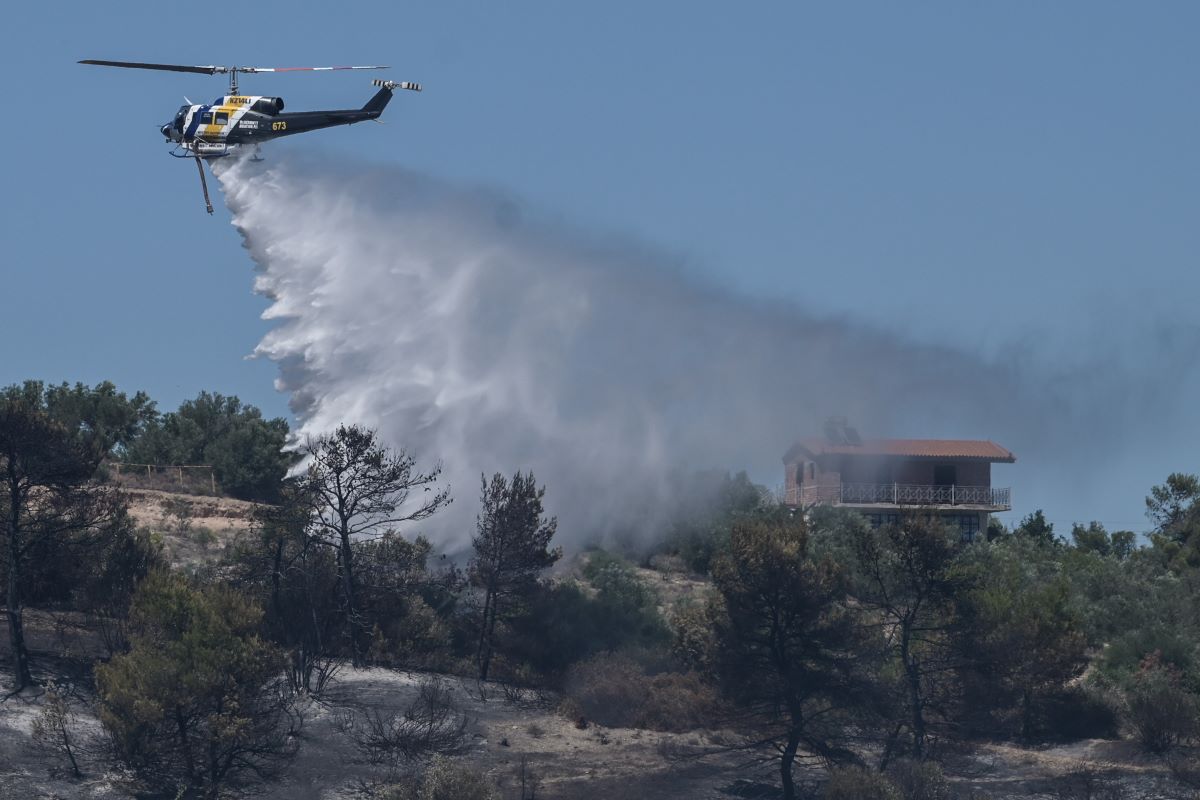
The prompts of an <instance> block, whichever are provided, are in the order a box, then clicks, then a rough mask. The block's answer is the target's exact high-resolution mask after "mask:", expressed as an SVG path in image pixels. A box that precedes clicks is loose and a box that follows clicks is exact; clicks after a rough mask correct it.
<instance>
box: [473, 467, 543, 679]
mask: <svg viewBox="0 0 1200 800" xmlns="http://www.w3.org/2000/svg"><path fill="white" fill-rule="evenodd" d="M480 477H481V482H482V484H483V491H482V498H481V503H482V510H481V511H480V513H479V517H478V518H477V521H476V534H475V537H474V538H473V539H472V540H471V544H472V546H473V547H474V549H475V557H474V558H473V559H472V560H471V563H470V566H469V573H468V574H469V578H470V581H471V583H472V585H474V586H475V587H477V588H478V589H480V590H481V591H482V592H483V608H482V610H481V613H480V618H479V645H478V648H477V649H476V659H477V662H478V664H479V678H480V680H487V678H488V673H489V670H490V669H491V664H492V655H493V652H494V649H495V637H496V625H497V623H498V622H500V621H502V620H504V619H505V618H506V617H507V616H508V615H509V614H511V613H513V612H514V611H515V610H516V609H518V608H520V607H521V605H522V604H523V602H524V600H526V599H527V598H528V596H529V595H530V594H531V593H532V591H533V590H534V589H536V587H537V579H538V576H539V575H540V574H541V572H542V571H543V570H545V569H546V568H548V567H550V566H551V565H553V564H554V562H556V561H558V559H559V558H561V557H562V548H554V549H553V550H550V549H548V547H549V544H550V540H551V539H552V538H554V532H555V530H557V528H558V520H557V519H556V518H553V517H552V518H550V519H546V518H545V517H543V516H542V511H543V509H542V498H543V497H544V496H545V494H546V489H545V487H542V488H540V489H539V488H538V486H537V481H536V480H535V479H534V477H533V473H532V472H529V473H527V474H524V475H523V474H521V472H519V471H518V472H517V473H516V474H515V475H513V477H512V481H511V482H509V481H508V480H507V479H506V478H505V477H504V476H503V475H501V474H500V473H499V472H497V473H496V474H495V475H493V476H492V480H491V482H488V480H487V478H486V477H483V476H480Z"/></svg>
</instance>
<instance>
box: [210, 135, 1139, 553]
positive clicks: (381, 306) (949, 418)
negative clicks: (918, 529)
mask: <svg viewBox="0 0 1200 800" xmlns="http://www.w3.org/2000/svg"><path fill="white" fill-rule="evenodd" d="M218 171H219V173H220V174H219V177H220V180H221V184H222V186H223V189H224V192H225V197H226V202H227V203H228V205H229V207H230V209H231V211H232V213H233V223H234V225H235V226H236V227H237V228H238V230H239V231H240V232H241V233H242V235H243V236H244V240H245V246H246V248H247V249H248V251H249V253H250V255H251V256H252V258H253V259H254V261H255V262H256V264H257V267H258V275H257V280H256V290H257V291H258V292H260V293H262V294H263V295H265V296H266V297H268V298H270V300H271V305H270V307H269V309H268V310H267V311H266V312H265V316H266V317H267V318H268V319H270V320H273V321H274V322H275V327H274V328H273V329H272V330H271V332H270V333H269V334H268V335H267V336H266V337H265V338H264V339H263V341H262V342H261V344H260V345H259V347H258V349H257V352H258V354H260V355H262V356H265V357H267V358H270V359H272V360H273V361H275V362H277V363H278V365H279V370H280V372H279V379H278V385H279V388H280V389H281V390H283V391H285V392H288V393H290V397H291V407H292V409H293V412H294V413H295V416H296V418H297V420H298V423H299V432H300V434H301V435H314V434H319V433H322V432H325V431H328V430H330V429H332V428H333V427H335V426H336V425H338V424H340V423H359V424H363V425H367V426H370V427H373V428H376V429H377V430H378V431H379V432H380V434H381V435H382V437H383V439H384V441H385V442H386V443H387V444H389V445H391V446H395V447H403V448H405V449H406V450H407V451H408V452H410V453H412V454H413V455H415V456H416V457H417V458H418V459H419V462H420V463H421V464H423V465H426V466H428V465H431V464H433V463H434V462H436V461H441V462H442V463H443V465H444V467H445V475H446V477H447V479H448V480H449V482H450V483H451V486H452V490H453V493H454V495H455V498H456V502H455V504H454V506H452V507H451V508H450V509H449V510H447V511H446V512H444V513H442V514H439V515H438V516H437V517H435V518H434V519H432V520H430V521H429V522H428V523H427V525H428V527H427V528H426V529H425V531H426V532H427V533H429V534H431V535H433V536H434V537H435V538H437V539H438V541H439V543H440V544H441V545H442V546H443V547H446V548H447V549H450V550H453V549H454V548H460V547H462V546H463V545H464V544H465V543H466V542H467V541H468V539H469V536H470V535H471V533H472V531H473V527H474V515H475V513H476V507H477V496H478V490H479V476H480V474H481V473H487V474H489V475H490V474H491V473H492V472H494V471H502V472H506V473H511V472H512V471H514V470H516V469H522V470H525V469H532V470H533V471H534V473H535V474H536V475H537V478H538V479H539V481H541V482H544V483H545V484H546V485H547V489H548V491H547V501H548V508H549V510H550V511H551V512H553V513H555V514H557V515H558V516H559V518H560V527H559V530H560V532H561V534H560V535H561V537H562V538H563V540H564V541H565V542H566V543H567V544H568V545H578V544H580V543H581V542H583V541H585V540H588V539H592V538H597V537H603V536H605V535H612V534H614V533H617V532H624V533H630V532H632V533H633V534H634V535H647V536H649V535H653V533H654V528H655V527H656V525H657V523H658V521H659V520H658V512H661V511H662V510H663V509H666V508H669V507H670V505H671V500H672V497H673V496H674V495H675V492H676V487H677V483H676V481H675V479H674V478H673V477H672V476H678V475H686V474H688V473H689V472H690V471H692V470H699V469H709V468H718V469H740V468H746V469H749V470H751V474H752V477H755V478H758V479H760V480H762V481H764V482H768V483H771V484H778V483H779V482H781V481H782V465H781V462H780V458H781V456H782V454H783V453H784V451H785V450H786V449H787V448H788V446H789V445H790V444H791V443H792V441H793V440H794V438H795V437H796V436H797V435H800V434H808V433H814V432H819V431H820V430H821V425H822V422H823V420H824V419H825V418H826V417H827V416H830V415H841V416H846V417H848V418H850V419H851V420H852V421H853V422H854V423H855V424H856V425H857V426H858V427H859V428H860V429H861V430H863V431H864V432H865V433H867V434H874V435H909V436H963V437H972V438H975V437H978V438H993V439H996V440H998V441H1001V442H1002V443H1004V444H1006V445H1007V446H1009V447H1011V448H1013V449H1014V450H1017V451H1018V453H1019V455H1022V456H1024V455H1025V454H1024V453H1021V451H1020V448H1022V447H1029V448H1034V447H1036V448H1038V449H1041V450H1042V451H1043V452H1044V451H1045V450H1046V443H1047V442H1054V441H1058V442H1062V441H1063V440H1064V439H1070V437H1071V436H1078V434H1079V432H1080V431H1081V430H1085V429H1086V426H1087V425H1089V424H1100V422H1101V421H1107V418H1108V417H1110V416H1112V415H1114V414H1117V415H1118V416H1120V415H1123V412H1113V411H1112V410H1111V409H1109V408H1107V407H1106V408H1104V409H1098V408H1095V407H1090V406H1087V405H1086V404H1084V405H1083V406H1082V407H1080V405H1079V404H1078V403H1075V401H1074V400H1072V399H1071V398H1072V396H1073V390H1074V389H1075V388H1078V386H1079V383H1078V381H1080V380H1082V381H1084V382H1085V383H1086V382H1089V381H1092V380H1093V378H1092V377H1090V376H1091V372H1090V371H1089V370H1087V369H1084V368H1082V367H1081V368H1080V370H1079V371H1078V372H1077V373H1073V374H1072V375H1070V376H1068V375H1060V378H1059V379H1056V380H1058V381H1059V382H1058V383H1056V382H1055V380H1042V379H1039V380H1031V379H1030V378H1029V376H1028V375H1026V374H1025V370H1026V365H1025V362H1024V361H1023V360H1022V359H1020V358H1012V357H1005V358H993V359H990V360H985V359H982V358H980V357H977V356H974V355H972V354H970V353H967V352H963V351H961V350H958V349H955V348H953V347H938V346H931V345H925V344H916V343H914V342H912V341H908V340H906V339H905V338H904V337H901V336H897V335H896V334H894V333H889V332H886V331H882V330H878V329H875V328H872V327H869V326H865V325H862V324H858V323H855V322H852V321H849V320H846V319H840V318H835V317H830V316H823V315H820V314H818V313H813V312H812V311H809V310H805V309H802V308H799V307H796V306H795V305H790V304H785V303H771V302H763V301H757V300H751V299H747V298H746V297H743V296H739V295H736V294H732V293H730V292H728V291H724V290H721V289H719V288H715V287H713V286H710V285H707V284H705V283H704V282H702V281H699V280H697V279H695V278H692V277H689V276H688V275H687V274H686V271H685V270H684V269H683V267H682V265H681V264H680V260H679V259H678V258H676V257H674V256H672V255H670V254H667V253H663V252H661V251H659V250H656V249H654V248H653V247H647V246H645V245H643V244H640V243H636V242H632V241H622V240H614V239H613V238H612V237H600V236H596V235H591V234H588V233H585V232H581V231H579V230H573V229H570V228H569V227H567V226H563V225H560V224H554V223H549V222H545V221H542V220H539V219H530V218H529V214H528V213H527V212H526V211H525V210H524V209H523V208H522V207H521V206H520V204H518V203H517V202H515V201H514V200H513V199H511V198H509V197H507V196H504V195H503V194H500V193H497V192H494V191H490V190H480V189H474V188H469V187H460V186H455V185H451V184H449V183H446V182H443V181H440V180H437V179H434V178H430V177H427V176H423V175H420V174H416V173H413V172H410V171H406V170H404V169H400V168H397V167H391V166H386V167H382V166H379V165H368V164H356V163H346V162H344V161H341V160H338V159H336V158H334V159H326V160H324V161H320V162H318V161H316V160H313V159H311V158H309V157H305V156H302V155H301V156H297V155H287V154H284V155H279V154H272V160H271V161H268V162H266V163H264V164H258V163H253V162H250V161H244V160H243V161H233V162H231V163H229V164H227V165H224V166H223V167H221V168H219V170H218ZM734 266H735V265H734ZM803 266H804V265H799V264H798V265H797V268H798V269H799V268H803ZM935 305H936V304H931V308H933V307H935ZM1081 376H1082V377H1081ZM1064 414H1065V415H1066V417H1067V418H1069V419H1070V420H1071V422H1070V423H1069V424H1064V423H1063V419H1064ZM1001 480H1003V479H1001Z"/></svg>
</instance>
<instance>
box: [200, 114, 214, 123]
mask: <svg viewBox="0 0 1200 800" xmlns="http://www.w3.org/2000/svg"><path fill="white" fill-rule="evenodd" d="M200 124H201V125H212V112H211V111H204V112H202V113H201V114H200Z"/></svg>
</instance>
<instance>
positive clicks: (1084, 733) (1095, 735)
mask: <svg viewBox="0 0 1200 800" xmlns="http://www.w3.org/2000/svg"><path fill="white" fill-rule="evenodd" d="M1039 705H1040V708H1039V709H1038V710H1039V712H1040V713H1039V715H1038V717H1039V718H1038V728H1039V733H1041V734H1043V735H1044V736H1045V737H1046V738H1048V739H1052V740H1056V741H1064V742H1071V741H1077V740H1079V739H1115V738H1116V737H1117V735H1118V733H1119V729H1120V722H1121V719H1120V715H1119V714H1118V713H1117V709H1116V707H1114V706H1113V704H1112V702H1111V701H1110V700H1109V698H1108V697H1107V696H1105V695H1104V694H1102V693H1101V692H1100V691H1099V690H1098V689H1097V688H1095V687H1092V686H1089V685H1086V684H1085V685H1083V686H1068V687H1066V688H1065V689H1062V690H1061V691H1058V692H1053V693H1051V694H1048V695H1046V696H1045V697H1043V698H1041V701H1040V703H1039Z"/></svg>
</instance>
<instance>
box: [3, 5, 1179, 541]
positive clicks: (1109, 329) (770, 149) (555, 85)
mask: <svg viewBox="0 0 1200 800" xmlns="http://www.w3.org/2000/svg"><path fill="white" fill-rule="evenodd" d="M206 13H207V16H205V14H206ZM5 28H6V32H5V34H4V47H3V48H2V53H0V60H2V62H3V66H4V75H5V79H6V84H7V85H6V86H5V95H6V98H7V100H8V104H7V111H8V114H7V117H6V124H7V125H8V126H9V127H8V130H7V132H6V134H5V145H6V150H7V153H6V157H5V159H3V161H2V162H0V170H2V173H0V174H2V175H3V186H4V192H3V194H2V196H0V204H2V205H3V208H2V209H0V220H2V221H0V225H3V242H4V246H5V254H4V258H3V259H2V260H0V264H2V265H3V266H2V267H0V269H2V272H3V274H2V277H0V300H2V302H3V310H4V318H5V322H6V327H7V330H8V335H6V336H4V337H3V338H2V341H0V384H2V383H9V382H12V381H17V380H21V379H23V378H27V377H38V378H44V379H47V380H54V381H58V380H72V381H74V380H83V381H87V382H95V381H99V380H103V379H111V380H114V381H115V382H116V383H118V384H119V385H120V386H121V387H123V388H126V389H129V390H133V389H137V388H144V389H146V390H147V391H149V392H150V393H151V394H152V395H153V396H154V397H156V398H157V399H159V401H160V403H161V405H162V406H163V407H166V408H170V407H173V406H174V405H176V404H177V403H178V402H179V401H180V400H182V399H184V398H187V397H190V396H194V395H195V394H196V393H197V392H198V391H199V390H201V389H213V390H218V391H222V392H225V393H231V394H237V395H239V396H241V397H242V398H243V399H245V400H247V401H249V402H252V403H255V404H257V405H259V406H261V407H262V408H263V409H264V410H266V411H267V412H268V413H272V414H285V413H286V411H287V407H286V397H284V396H281V395H279V394H277V393H276V392H275V391H274V389H273V387H272V380H273V378H274V374H275V369H274V366H273V365H271V364H270V363H267V362H265V361H249V360H246V359H245V356H246V355H247V354H248V353H249V352H250V351H251V350H252V349H253V348H254V345H255V344H256V343H257V341H258V339H259V338H260V336H261V335H262V334H263V332H264V331H265V330H266V329H267V328H266V324H265V323H264V322H262V321H261V320H260V319H259V318H258V317H259V314H260V313H261V311H262V309H263V308H264V307H265V305H266V303H265V301H264V300H263V299H262V298H259V297H256V296H254V295H253V294H252V292H251V283H252V271H251V268H250V263H249V260H248V259H247V258H246V256H245V254H244V252H243V250H242V249H241V243H240V238H239V236H238V235H237V233H236V232H235V231H234V230H233V229H232V228H231V227H230V226H228V225H227V224H226V223H227V222H228V215H227V214H226V213H225V212H224V210H223V209H222V208H218V211H217V214H216V217H215V218H213V219H210V218H207V217H206V215H205V214H204V213H203V208H202V204H201V199H200V194H199V187H198V186H197V185H196V183H197V180H196V175H195V170H194V168H193V166H192V165H191V164H189V163H187V162H184V161H179V162H176V161H172V160H171V159H169V158H167V157H166V154H165V153H166V149H167V148H166V147H165V146H164V145H163V144H162V142H161V139H160V137H159V136H158V133H157V131H156V128H157V126H158V125H160V124H162V123H163V122H165V121H167V120H168V119H169V118H170V116H171V115H172V113H173V112H174V110H175V109H176V108H177V107H178V106H179V105H180V104H181V103H182V102H183V95H185V94H186V95H187V96H189V97H191V98H192V99H193V100H211V99H212V98H213V97H215V96H217V95H219V94H221V93H222V92H223V89H224V86H225V84H224V78H223V77H221V76H216V77H212V78H208V77H205V76H198V75H196V76H193V75H176V74H170V73H161V74H160V73H141V72H136V71H119V70H107V69H102V68H96V67H85V66H78V65H76V63H75V62H76V61H77V60H78V59H81V58H103V59H122V60H145V61H165V62H176V63H195V64H208V63H217V64H231V63H249V64H255V65H260V66H290V65H302V64H314V65H321V64H335V63H336V64H341V63H388V64H391V65H393V69H392V70H391V71H390V72H389V73H387V75H386V77H390V78H393V79H397V80H417V81H420V82H422V83H423V84H424V85H425V87H426V91H425V92H424V93H422V94H421V95H411V94H405V95H403V96H399V97H398V98H397V100H396V101H395V102H394V103H393V105H392V106H391V107H390V108H389V109H388V113H387V114H386V115H385V121H386V124H385V125H359V126H354V127H352V128H346V129H338V130H332V131H326V132H322V133H318V134H314V135H312V136H311V137H304V138H302V139H297V140H294V141H291V142H286V143H280V144H278V145H275V146H279V147H293V148H296V147H303V148H311V147H319V148H322V149H325V150H327V151H329V152H333V153H351V154H355V155H357V156H360V157H362V158H364V159H368V160H374V161H379V162H388V163H400V164H403V165H405V166H408V167H411V168H414V169H417V170H421V171H425V172H429V173H431V174H434V175H437V176H441V177H446V178H449V179H451V180H453V181H457V182H460V183H463V184H471V185H483V186H489V187H494V188H496V189H498V190H500V191H503V192H507V193H511V194H512V196H513V197H515V198H517V199H518V201H519V202H521V203H523V204H525V205H527V206H528V207H529V208H531V209H534V210H536V211H537V212H538V213H539V214H542V215H544V216H550V217H553V218H558V219H561V220H563V221H565V222H566V223H568V224H570V225H574V226H578V227H581V228H584V229H587V230H591V231H599V232H601V233H604V232H614V233H618V234H620V235H622V236H632V237H635V238H638V239H641V240H644V241H646V242H649V243H653V244H654V245H656V246H658V247H661V248H665V249H666V250H668V251H669V252H673V253H675V254H677V255H678V257H679V260H680V263H681V266H682V268H683V269H685V270H687V271H691V272H695V273H697V274H700V275H702V276H704V277H705V278H707V279H709V280H712V281H714V282H716V283H718V284H721V285H724V286H728V287H731V288H734V289H737V290H739V291H742V292H744V293H747V294H750V295H755V296H765V297H772V298H780V299H785V300H791V301H794V302H796V303H799V304H801V305H803V306H805V307H807V308H810V309H814V310H817V311H821V312H824V313H830V314H844V315H848V316H851V317H854V318H856V319H862V320H865V321H868V322H870V323H871V324H874V325H877V326H881V327H885V328H889V329H894V330H896V331H898V332H901V333H903V334H904V335H907V336H910V337H915V338H919V339H922V340H928V341H940V342H948V343H958V344H961V345H962V346H964V347H966V348H968V349H974V350H980V351H982V352H984V353H994V352H997V351H999V350H1002V349H1005V348H1009V347H1014V346H1015V347H1022V348H1026V349H1032V350H1035V351H1037V352H1038V353H1039V354H1041V356H1042V357H1044V358H1046V359H1047V360H1051V361H1052V360H1053V359H1054V358H1058V357H1064V358H1065V357H1069V356H1070V354H1072V353H1074V352H1076V351H1077V350H1079V349H1080V348H1086V347H1087V345H1088V342H1089V341H1091V340H1092V338H1093V335H1094V334H1096V333H1097V332H1104V333H1107V334H1108V335H1112V333H1113V331H1114V330H1117V331H1120V330H1123V329H1125V328H1128V329H1130V330H1135V329H1139V328H1141V327H1143V326H1145V325H1149V324H1154V323H1156V322H1158V321H1162V320H1168V321H1172V320H1173V321H1177V322H1180V323H1183V324H1191V325H1194V324H1195V321H1196V313H1195V305H1196V300H1195V298H1196V297H1200V271H1198V270H1197V269H1196V266H1197V265H1196V254H1197V253H1198V252H1200V247H1198V245H1200V224H1197V220H1198V219H1200V197H1198V194H1197V185H1198V178H1200V155H1198V154H1197V145H1196V142H1197V141H1198V140H1200V138H1198V133H1200V110H1198V108H1200V106H1198V104H1197V103H1196V94H1195V79H1196V74H1197V72H1196V67H1197V56H1196V50H1195V41H1194V37H1195V32H1196V31H1197V30H1200V6H1197V5H1196V4H1194V3H1184V2H1175V3H1169V2H1160V3H1153V4H1129V3H1105V2H1072V3H1067V2H1063V3H1035V2H1014V3H1003V4H1000V3H994V4H978V3H960V2H936V3H932V2H931V3H905V4H901V3H885V2H878V3H829V4H824V5H821V6H817V5H812V4H805V3H796V2H790V3H765V2H764V3H747V4H729V3H719V4H718V3H707V2H686V3H685V2H658V3H644V2H643V3H614V2H609V3H603V4H599V3H597V4H591V5H584V4H578V3H561V2H558V3H556V2H510V3H482V2H481V3H462V2H438V3H420V4H416V3H394V2H388V3H384V2H379V3H338V4H305V3H295V2H292V3H277V2H269V1H266V2H254V3H244V4H234V5H224V6H220V5H218V6H209V7H208V11H207V12H204V11H200V10H198V9H197V10H190V9H189V7H188V6H187V5H186V4H185V5H164V4H162V3H133V2H129V3H121V2H117V3H103V4H101V3H96V4H57V3H40V4H29V3H23V4H19V5H16V6H14V7H12V8H9V9H8V10H7V13H6V24H5ZM366 75H367V77H364V75H363V74H353V73H341V74H325V75H316V76H303V75H283V76H245V77H244V78H243V85H242V88H243V90H244V91H245V92H248V93H255V94H278V95H282V96H283V97H285V98H286V100H287V103H288V106H289V109H290V110H296V109H304V108H329V107H333V108H337V107H357V106H359V105H361V103H362V102H364V101H365V99H366V98H367V97H369V96H370V93H371V87H370V86H369V85H368V83H367V79H368V77H370V74H369V73H368V74H366ZM268 155H269V153H268ZM218 205H219V204H218ZM1193 385H1194V384H1193ZM1193 405H1194V404H1193ZM1194 432H1195V431H1184V434H1188V435H1190V434H1192V433H1194ZM909 433H912V434H914V435H916V434H919V433H920V432H909ZM982 435H986V432H982ZM1189 449H1190V451H1191V452H1192V453H1194V452H1196V450H1195V447H1194V440H1193V442H1192V445H1191V446H1190V448H1189ZM1173 469H1191V470H1196V469H1200V463H1196V462H1194V461H1193V463H1191V464H1188V463H1178V460H1174V461H1173V460H1171V459H1170V458H1164V461H1163V463H1162V464H1161V465H1158V464H1153V465H1151V464H1139V465H1133V466H1131V472H1130V474H1129V476H1128V479H1129V480H1130V481H1132V482H1135V483H1137V484H1140V485H1145V486H1147V487H1148V485H1149V484H1150V483H1151V482H1154V481H1157V480H1160V479H1161V477H1162V476H1164V475H1165V474H1166V473H1167V472H1169V471H1171V470H1173ZM1128 517H1129V518H1128V519H1126V520H1113V521H1114V522H1126V523H1129V524H1132V523H1134V522H1136V521H1137V520H1139V519H1140V509H1131V510H1130V513H1129V515H1128Z"/></svg>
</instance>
